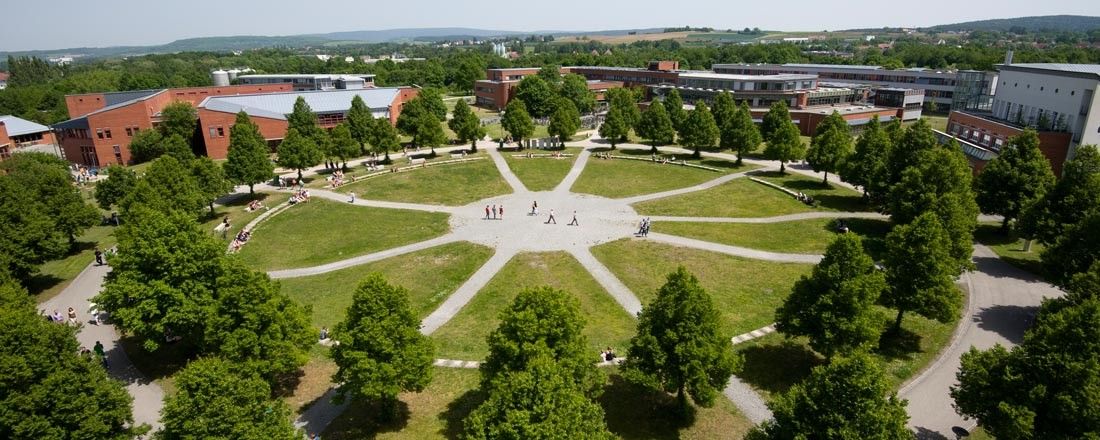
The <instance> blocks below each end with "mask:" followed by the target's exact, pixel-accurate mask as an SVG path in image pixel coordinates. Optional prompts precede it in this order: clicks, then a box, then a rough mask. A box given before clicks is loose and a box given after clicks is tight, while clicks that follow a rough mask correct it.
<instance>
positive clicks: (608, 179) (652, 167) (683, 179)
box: [571, 158, 735, 198]
mask: <svg viewBox="0 0 1100 440" xmlns="http://www.w3.org/2000/svg"><path fill="white" fill-rule="evenodd" d="M728 170H730V171H733V170H735V168H728ZM724 174H725V173H720V172H714V171H707V170H702V169H698V168H688V167H683V166H679V165H671V164H665V165H661V164H655V163H652V162H645V161H636V160H604V159H596V158H592V159H589V161H588V164H587V165H586V166H585V167H584V172H582V173H581V176H580V178H578V179H577V182H576V183H574V184H573V188H572V189H571V191H573V192H576V193H587V194H595V195H599V196H604V197H611V198H622V197H630V196H636V195H640V194H649V193H655V192H661V191H668V190H671V189H677V188H684V187H688V186H692V185H698V184H700V183H703V182H706V181H708V180H713V179H717V178H719V177H722V176H723V175H724Z"/></svg>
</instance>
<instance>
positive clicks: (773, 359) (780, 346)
mask: <svg viewBox="0 0 1100 440" xmlns="http://www.w3.org/2000/svg"><path fill="white" fill-rule="evenodd" d="M879 311H880V312H881V314H882V318H883V321H882V326H883V328H884V329H885V328H887V326H889V325H893V319H892V318H893V317H894V315H895V314H896V312H895V311H893V310H889V309H886V308H882V307H879ZM955 324H956V322H952V323H949V324H943V323H940V322H937V321H933V320H930V319H926V318H923V317H920V316H917V315H915V314H913V313H908V314H906V315H905V320H904V321H903V322H902V332H901V335H900V336H894V335H884V336H883V337H882V339H881V340H880V341H879V346H878V348H877V349H876V350H874V351H873V352H872V353H873V355H874V358H875V359H877V360H878V361H879V362H880V364H881V365H882V367H883V369H884V371H885V372H886V380H887V381H888V382H889V383H890V386H891V387H892V388H894V389H896V388H898V387H900V386H901V385H902V384H903V383H904V382H905V381H906V380H908V379H910V378H912V377H913V376H915V375H917V374H918V373H920V372H921V371H922V370H924V368H925V367H926V366H928V364H929V363H931V362H932V361H933V360H934V359H935V358H936V355H937V354H939V352H940V350H942V349H943V347H945V346H946V345H947V343H948V342H949V341H950V340H951V334H952V332H954V330H955ZM737 350H738V352H740V353H741V354H742V355H743V356H744V359H745V364H744V367H743V368H742V371H741V372H739V373H738V377H740V378H741V379H742V380H744V381H745V382H746V383H748V384H750V385H752V386H753V387H754V388H756V389H757V390H759V391H761V392H762V394H763V395H764V396H765V398H767V399H769V400H770V399H771V397H772V396H773V395H774V394H775V393H781V392H784V391H786V390H787V389H788V388H790V387H791V385H794V384H795V383H798V382H799V381H801V380H802V379H804V378H805V377H806V376H808V375H809V374H810V370H811V369H812V368H813V367H815V366H817V365H821V364H823V363H824V362H825V360H824V358H822V357H821V356H819V355H817V354H816V353H814V352H813V351H812V350H811V349H810V347H809V345H808V343H807V342H806V340H805V338H795V339H790V340H788V339H786V338H784V337H783V335H781V334H778V333H773V334H770V335H767V336H764V337H762V338H760V339H755V340H752V341H749V342H746V343H744V344H740V345H738V346H737Z"/></svg>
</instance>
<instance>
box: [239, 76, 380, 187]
mask: <svg viewBox="0 0 1100 440" xmlns="http://www.w3.org/2000/svg"><path fill="white" fill-rule="evenodd" d="M356 97H358V95H356ZM270 151H271V150H270V149H268V147H267V140H265V139H264V137H263V135H262V134H260V128H259V127H257V126H256V123H254V122H252V118H250V117H248V113H245V112H244V111H241V112H240V113H237V119H236V121H235V122H234V124H233V126H232V127H230V128H229V152H228V153H227V156H226V161H225V175H226V177H228V178H229V180H231V181H233V182H234V183H237V184H241V185H248V193H249V194H251V195H252V196H253V197H255V196H256V190H255V188H254V187H255V185H256V184H257V183H263V182H266V181H267V180H268V179H271V178H272V177H274V176H275V164H274V163H272V162H271V154H270Z"/></svg>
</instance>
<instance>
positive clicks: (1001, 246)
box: [974, 223, 1044, 276]
mask: <svg viewBox="0 0 1100 440" xmlns="http://www.w3.org/2000/svg"><path fill="white" fill-rule="evenodd" d="M974 241H977V242H978V243H981V244H984V245H986V246H989V248H990V249H992V250H993V252H995V253H996V254H997V256H998V257H1001V259H1002V260H1005V261H1007V262H1008V263H1009V264H1012V265H1013V266H1016V267H1018V268H1020V269H1023V270H1026V271H1028V272H1031V273H1033V274H1036V275H1039V276H1042V275H1043V265H1042V261H1040V254H1042V253H1043V249H1044V247H1043V245H1042V244H1040V243H1038V242H1034V241H1033V242H1032V243H1031V251H1030V252H1025V251H1024V240H1023V239H1020V238H1017V237H1016V235H1015V234H1012V233H1010V234H1009V235H1005V234H1003V233H1001V225H1000V223H982V224H979V225H978V229H977V230H976V231H974Z"/></svg>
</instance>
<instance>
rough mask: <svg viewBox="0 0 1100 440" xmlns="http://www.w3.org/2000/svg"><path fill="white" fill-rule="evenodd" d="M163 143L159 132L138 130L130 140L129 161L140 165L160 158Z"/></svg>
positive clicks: (162, 136)
mask: <svg viewBox="0 0 1100 440" xmlns="http://www.w3.org/2000/svg"><path fill="white" fill-rule="evenodd" d="M163 141H164V135H162V134H161V132H160V130H138V132H137V134H135V135H134V137H133V138H131V139H130V160H131V161H132V162H133V163H142V162H148V161H150V160H153V159H156V158H158V157H160V156H162V155H163V154H164V153H165V151H164V145H163V144H162V142H163Z"/></svg>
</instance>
